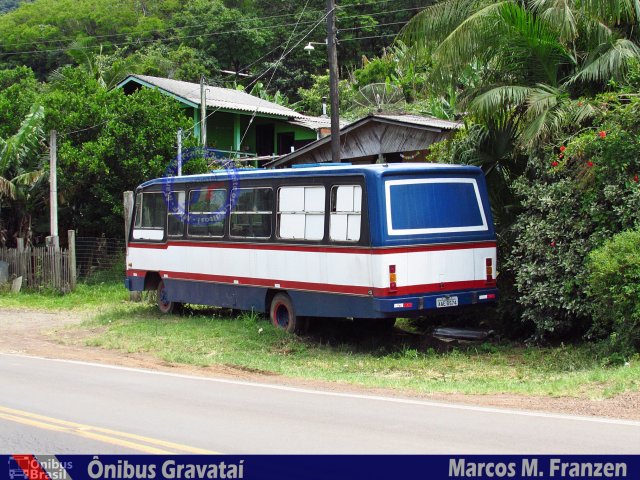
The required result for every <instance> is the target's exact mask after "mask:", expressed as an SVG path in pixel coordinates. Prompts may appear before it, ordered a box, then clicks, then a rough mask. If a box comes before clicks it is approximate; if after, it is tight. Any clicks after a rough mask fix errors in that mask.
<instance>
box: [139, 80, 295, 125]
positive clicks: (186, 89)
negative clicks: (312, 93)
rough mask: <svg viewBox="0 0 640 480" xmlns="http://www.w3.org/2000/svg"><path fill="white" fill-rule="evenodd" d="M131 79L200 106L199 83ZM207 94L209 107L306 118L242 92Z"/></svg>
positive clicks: (213, 91) (214, 90)
mask: <svg viewBox="0 0 640 480" xmlns="http://www.w3.org/2000/svg"><path fill="white" fill-rule="evenodd" d="M131 77H133V78H138V79H140V80H142V81H143V82H146V83H148V84H150V85H154V86H156V87H158V88H161V89H162V90H165V91H167V92H169V93H171V94H173V95H176V96H178V97H182V98H184V99H185V100H188V101H190V102H191V103H195V104H198V105H199V104H200V84H198V83H191V82H183V81H180V80H172V79H170V78H160V77H151V76H148V75H131ZM206 92H207V107H211V108H224V109H228V110H240V111H244V112H251V113H253V112H256V113H263V114H266V115H277V116H281V117H290V118H301V117H304V115H302V114H301V113H298V112H296V111H295V110H292V109H290V108H287V107H283V106H282V105H278V104H277V103H272V102H269V101H267V100H263V99H261V98H258V97H254V96H253V95H249V94H248V93H246V92H243V91H241V90H233V89H230V88H221V87H211V86H207V87H206Z"/></svg>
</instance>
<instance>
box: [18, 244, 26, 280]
mask: <svg viewBox="0 0 640 480" xmlns="http://www.w3.org/2000/svg"><path fill="white" fill-rule="evenodd" d="M16 244H17V247H18V250H17V252H16V257H17V259H18V262H17V264H18V269H17V272H16V276H18V277H22V276H26V275H27V257H26V255H24V238H22V237H18V238H16ZM25 280H26V281H25V283H28V279H25Z"/></svg>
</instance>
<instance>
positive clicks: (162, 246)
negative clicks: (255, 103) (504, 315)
mask: <svg viewBox="0 0 640 480" xmlns="http://www.w3.org/2000/svg"><path fill="white" fill-rule="evenodd" d="M168 247H195V248H235V249H238V250H286V251H291V252H317V253H353V254H366V255H383V254H391V253H413V252H433V251H446V250H468V249H472V248H495V247H496V242H495V241H488V242H470V243H454V244H434V245H415V246H409V247H407V246H404V247H371V248H368V247H327V246H313V245H273V244H264V243H222V242H219V243H218V242H215V243H214V242H188V241H173V242H168V243H129V248H150V249H156V250H166V249H167V248H168Z"/></svg>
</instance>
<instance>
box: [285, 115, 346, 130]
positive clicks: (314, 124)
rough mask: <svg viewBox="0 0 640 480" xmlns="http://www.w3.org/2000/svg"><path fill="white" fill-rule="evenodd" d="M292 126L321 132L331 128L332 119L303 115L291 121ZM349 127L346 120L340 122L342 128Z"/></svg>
mask: <svg viewBox="0 0 640 480" xmlns="http://www.w3.org/2000/svg"><path fill="white" fill-rule="evenodd" d="M289 123H290V124H292V125H298V126H300V127H306V128H311V129H314V130H320V129H321V128H331V119H330V118H329V117H309V116H307V115H303V116H301V117H298V118H295V119H293V120H291V121H289ZM346 125H348V123H347V122H345V121H344V120H340V128H342V127H344V126H346Z"/></svg>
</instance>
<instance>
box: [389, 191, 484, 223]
mask: <svg viewBox="0 0 640 480" xmlns="http://www.w3.org/2000/svg"><path fill="white" fill-rule="evenodd" d="M385 191H386V203H387V205H386V209H387V212H386V213H387V230H388V232H389V235H413V234H434V233H455V232H474V231H483V230H487V229H488V227H487V219H486V217H485V214H484V207H483V205H482V199H481V197H480V192H479V190H478V184H477V183H476V181H475V180H474V179H472V178H428V179H415V180H414V179H407V180H388V181H387V182H385Z"/></svg>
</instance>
